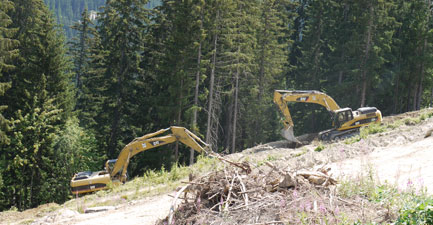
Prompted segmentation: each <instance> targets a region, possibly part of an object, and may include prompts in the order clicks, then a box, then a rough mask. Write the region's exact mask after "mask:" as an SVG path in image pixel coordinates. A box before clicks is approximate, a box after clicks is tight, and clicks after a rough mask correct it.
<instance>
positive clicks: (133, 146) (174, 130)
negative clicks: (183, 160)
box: [107, 126, 208, 182]
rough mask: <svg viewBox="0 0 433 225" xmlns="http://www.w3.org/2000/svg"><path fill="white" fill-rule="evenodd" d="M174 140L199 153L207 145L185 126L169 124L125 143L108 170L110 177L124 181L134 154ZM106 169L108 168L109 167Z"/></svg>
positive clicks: (204, 149)
mask: <svg viewBox="0 0 433 225" xmlns="http://www.w3.org/2000/svg"><path fill="white" fill-rule="evenodd" d="M169 131H171V133H169ZM161 135H162V136H161ZM176 141H180V142H182V143H184V144H185V145H187V146H189V147H190V148H192V149H194V150H196V151H197V152H199V153H201V152H203V151H206V148H207V147H208V144H206V143H205V142H203V141H202V140H201V139H200V138H199V137H197V136H196V135H195V134H193V133H192V132H191V131H189V130H188V129H186V128H183V127H176V126H171V127H169V128H166V129H161V130H159V131H157V132H154V133H150V134H146V135H144V136H142V137H139V138H135V139H134V140H133V141H132V142H130V143H129V144H127V145H126V146H125V147H124V148H123V149H122V151H121V152H120V154H119V156H118V158H117V161H116V163H115V164H114V166H113V169H112V170H111V171H109V173H110V176H111V178H112V179H114V180H119V181H120V182H125V181H126V171H127V168H128V164H129V160H130V159H131V158H132V157H133V156H134V155H136V154H138V153H140V152H143V151H146V150H149V149H152V148H156V147H159V146H162V145H166V144H170V143H173V142H176ZM107 169H108V170H109V168H107Z"/></svg>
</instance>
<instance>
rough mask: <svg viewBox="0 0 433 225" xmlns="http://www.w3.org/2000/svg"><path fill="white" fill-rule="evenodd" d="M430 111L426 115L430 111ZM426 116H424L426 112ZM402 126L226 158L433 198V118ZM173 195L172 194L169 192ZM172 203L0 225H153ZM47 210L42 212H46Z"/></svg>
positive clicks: (4, 219) (36, 216)
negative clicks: (366, 180) (360, 179)
mask: <svg viewBox="0 0 433 225" xmlns="http://www.w3.org/2000/svg"><path fill="white" fill-rule="evenodd" d="M432 111H433V109H429V110H428V112H432ZM424 112H426V111H424ZM419 114H420V113H419V112H416V113H407V114H405V115H398V116H394V117H388V118H385V120H384V123H393V122H395V121H397V120H401V119H404V118H407V117H415V116H418V115H419ZM402 124H403V125H401V126H400V127H397V128H395V129H393V130H389V131H387V132H384V133H379V134H374V135H370V136H369V137H368V138H367V139H365V140H361V141H359V142H356V143H353V144H345V143H344V141H341V142H339V143H332V144H328V145H325V149H324V150H322V151H320V152H317V151H315V149H317V146H318V145H319V143H318V142H313V143H312V144H311V145H307V146H303V147H300V148H297V149H292V148H288V146H289V145H288V144H287V143H286V142H285V141H278V142H273V143H268V144H263V145H259V146H256V147H254V148H251V149H246V150H245V151H243V152H242V153H237V154H233V155H230V156H227V158H229V159H231V160H237V161H243V160H248V161H250V162H253V163H256V164H260V162H263V161H272V163H273V164H275V165H277V166H279V167H280V168H283V169H287V170H295V169H299V168H309V167H313V166H317V165H325V164H326V165H330V167H331V173H332V174H333V175H334V177H337V179H342V178H344V177H356V176H359V175H360V174H362V173H366V172H370V173H371V172H372V171H373V172H372V174H373V175H374V176H375V177H377V178H378V179H379V180H380V181H381V182H388V183H391V184H397V185H398V186H399V187H400V188H402V189H404V188H407V187H408V186H413V187H416V188H418V189H421V188H426V189H427V190H428V191H429V193H432V194H433V173H431V171H433V164H432V163H431V159H433V137H425V134H426V133H427V132H428V131H429V130H431V129H433V118H429V119H426V120H423V121H421V122H420V123H418V124H414V123H412V122H410V121H409V122H407V121H406V124H405V123H404V122H403V123H402ZM169 194H171V195H174V191H173V193H169ZM171 203H172V197H170V196H169V195H168V194H164V195H161V196H154V197H149V198H144V199H139V200H133V201H129V202H126V201H125V202H124V203H122V204H119V205H117V206H116V208H115V209H113V210H109V211H105V212H98V213H91V214H80V213H78V212H77V211H74V210H71V209H69V208H67V207H60V209H56V210H55V211H54V212H49V210H48V211H47V210H45V211H44V210H42V209H40V210H38V209H32V210H28V211H25V212H21V213H20V212H2V213H0V223H1V224H23V223H25V224H29V223H30V224H155V223H156V222H157V221H158V220H160V219H162V218H164V217H165V216H166V215H167V214H168V212H169V210H170V206H171ZM42 208H43V207H42Z"/></svg>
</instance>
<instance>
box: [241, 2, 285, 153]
mask: <svg viewBox="0 0 433 225" xmlns="http://www.w3.org/2000/svg"><path fill="white" fill-rule="evenodd" d="M292 6H293V3H291V2H290V1H284V0H282V1H277V0H267V1H263V2H261V3H260V8H259V10H260V11H259V18H260V20H259V23H258V26H257V28H256V29H257V34H256V36H257V47H256V48H255V60H254V61H255V64H256V67H255V71H254V73H253V74H255V76H254V77H253V79H249V82H247V84H248V89H249V94H247V95H244V99H245V100H244V102H250V104H248V106H247V107H245V109H246V115H245V119H244V120H243V123H246V124H249V126H248V131H247V132H248V134H249V135H248V137H247V139H246V142H247V143H248V145H250V146H251V145H253V144H257V143H263V142H265V141H269V138H270V137H271V136H273V135H275V134H274V133H272V131H273V130H274V129H273V127H272V125H275V124H273V123H272V120H274V121H275V118H272V117H271V116H270V115H276V114H275V113H269V112H272V111H274V109H275V108H274V106H273V103H272V96H273V90H274V89H275V87H277V86H278V84H279V83H281V81H282V80H283V76H282V75H283V72H284V67H285V65H286V60H287V58H288V45H289V44H290V43H289V42H290V41H289V37H290V35H291V32H290V30H289V27H290V24H291V21H290V18H289V15H290V11H288V9H291V8H292ZM245 96H247V97H245Z"/></svg>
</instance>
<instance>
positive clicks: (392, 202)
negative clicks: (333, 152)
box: [337, 168, 433, 224]
mask: <svg viewBox="0 0 433 225" xmlns="http://www.w3.org/2000/svg"><path fill="white" fill-rule="evenodd" d="M410 184H412V182H411V181H408V185H407V188H406V189H401V188H398V187H396V186H395V185H391V184H388V183H385V184H380V183H379V182H377V181H376V180H375V179H374V171H373V170H372V169H371V168H369V169H368V172H367V174H365V175H363V176H360V177H359V178H357V179H355V180H345V181H341V182H340V185H339V186H338V190H337V193H338V195H339V196H340V197H341V198H344V199H365V200H367V201H369V202H371V203H374V204H377V205H379V206H381V210H382V211H384V212H385V217H384V218H387V220H388V221H387V222H391V223H395V224H433V198H432V197H431V196H429V195H427V194H426V192H425V189H423V187H415V186H413V185H410ZM355 224H358V223H355ZM359 224H364V223H359Z"/></svg>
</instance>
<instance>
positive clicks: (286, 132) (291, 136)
mask: <svg viewBox="0 0 433 225" xmlns="http://www.w3.org/2000/svg"><path fill="white" fill-rule="evenodd" d="M281 135H282V136H283V137H284V138H285V139H287V140H288V141H291V142H295V143H301V142H300V141H299V140H298V139H296V137H295V133H294V132H293V127H289V128H287V129H282V130H281Z"/></svg>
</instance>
